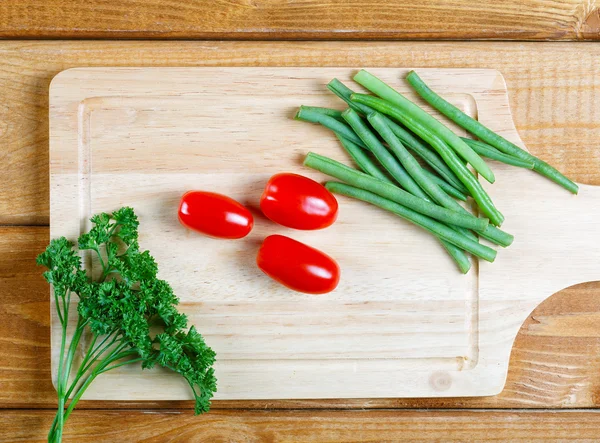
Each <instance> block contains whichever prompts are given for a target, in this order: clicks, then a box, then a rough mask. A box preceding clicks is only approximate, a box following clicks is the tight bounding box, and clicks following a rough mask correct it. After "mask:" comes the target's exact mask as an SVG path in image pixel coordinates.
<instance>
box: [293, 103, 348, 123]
mask: <svg viewBox="0 0 600 443" xmlns="http://www.w3.org/2000/svg"><path fill="white" fill-rule="evenodd" d="M302 108H304V110H305V111H314V112H318V113H320V114H324V115H328V116H330V117H333V118H335V119H337V120H339V119H341V118H342V111H340V110H338V109H331V108H322V107H320V106H302Z"/></svg>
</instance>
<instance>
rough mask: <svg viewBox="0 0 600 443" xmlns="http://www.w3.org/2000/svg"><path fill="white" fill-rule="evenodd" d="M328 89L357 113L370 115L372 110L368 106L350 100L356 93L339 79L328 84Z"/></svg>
mask: <svg viewBox="0 0 600 443" xmlns="http://www.w3.org/2000/svg"><path fill="white" fill-rule="evenodd" d="M327 88H328V89H329V90H330V91H331V92H333V93H334V94H335V95H337V96H338V97H339V98H341V99H342V100H344V101H345V102H346V103H347V104H348V106H350V107H351V108H352V109H354V110H355V111H356V112H360V113H361V114H364V115H368V114H369V113H370V112H371V111H372V109H371V108H369V107H368V106H366V105H361V104H360V103H355V102H353V101H352V100H350V96H351V95H352V94H354V91H353V90H352V89H350V88H349V87H347V86H346V85H345V84H343V83H342V82H341V81H339V80H338V79H337V78H334V79H333V80H331V81H330V82H329V83H327Z"/></svg>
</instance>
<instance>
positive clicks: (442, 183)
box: [423, 168, 467, 202]
mask: <svg viewBox="0 0 600 443" xmlns="http://www.w3.org/2000/svg"><path fill="white" fill-rule="evenodd" d="M423 172H424V173H425V174H427V175H428V176H429V179H430V180H432V181H434V182H435V183H436V184H437V185H438V186H439V187H440V188H442V189H443V190H444V192H445V193H446V194H448V195H450V196H452V197H454V198H457V199H459V200H462V201H464V202H466V201H467V196H466V194H463V193H462V192H461V191H459V190H458V189H456V188H455V187H454V186H452V185H451V184H449V183H448V182H447V181H446V180H444V179H443V178H440V177H438V176H437V175H435V174H434V173H433V172H431V171H429V170H428V169H425V168H423Z"/></svg>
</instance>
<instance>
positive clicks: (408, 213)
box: [325, 182, 496, 262]
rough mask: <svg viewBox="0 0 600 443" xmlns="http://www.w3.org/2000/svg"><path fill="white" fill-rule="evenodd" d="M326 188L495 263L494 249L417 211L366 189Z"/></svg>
mask: <svg viewBox="0 0 600 443" xmlns="http://www.w3.org/2000/svg"><path fill="white" fill-rule="evenodd" d="M325 187H326V188H327V189H329V190H330V191H331V192H335V193H336V194H342V195H346V196H348V197H352V198H356V199H358V200H362V201H365V202H367V203H371V204H373V205H375V206H379V207H380V208H382V209H385V210H387V211H390V212H392V213H394V214H396V215H399V216H400V217H402V218H404V219H406V220H408V221H410V222H412V223H414V224H416V225H417V226H420V227H421V228H423V229H425V230H427V231H429V232H431V233H432V234H434V235H435V236H436V237H439V238H441V239H443V240H445V241H447V242H448V243H451V244H453V245H455V246H458V247H459V248H461V249H464V250H465V251H467V252H470V253H471V254H473V255H475V256H477V257H480V258H482V259H484V260H486V261H489V262H493V261H494V259H495V258H496V251H494V250H493V249H492V248H490V247H488V246H485V245H482V244H480V243H477V242H476V241H473V240H470V239H469V238H467V237H465V236H464V235H461V234H459V233H458V232H456V231H454V230H452V229H451V228H449V227H448V226H446V225H445V224H443V223H440V222H438V221H436V220H434V219H432V218H430V217H427V216H424V215H423V214H420V213H418V212H416V211H413V210H411V209H410V208H407V207H406V206H403V205H401V204H398V203H396V202H394V201H391V200H388V199H386V198H383V197H381V196H380V195H378V194H374V193H372V192H369V191H367V190H365V189H361V188H358V187H355V186H349V185H347V184H344V183H338V182H327V183H325Z"/></svg>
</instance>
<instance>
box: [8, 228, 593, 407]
mask: <svg viewBox="0 0 600 443" xmlns="http://www.w3.org/2000/svg"><path fill="white" fill-rule="evenodd" d="M48 240H49V231H48V228H46V227H4V228H0V290H1V294H2V295H1V297H2V303H1V304H0V316H1V318H2V322H0V343H1V344H2V346H1V348H0V349H1V350H0V385H2V389H1V390H0V407H2V408H9V407H18V408H27V407H29V408H31V407H44V408H47V407H53V406H54V405H55V404H56V400H55V397H56V393H55V391H54V388H53V387H52V383H51V381H50V323H49V322H50V316H49V309H50V307H49V300H48V286H47V284H46V283H45V282H44V280H43V279H42V277H41V272H42V269H41V268H39V267H37V266H36V265H35V263H34V261H35V256H36V255H37V254H38V253H39V252H41V251H43V250H44V248H45V246H46V244H47V242H48ZM599 292H600V284H599V283H586V284H582V285H577V286H573V287H571V288H568V289H565V290H563V291H561V292H559V293H557V294H555V295H553V296H552V297H550V298H549V299H548V300H546V301H545V302H544V303H542V304H541V305H540V306H539V307H538V308H537V309H536V310H535V311H534V312H533V313H532V315H531V316H530V317H529V319H528V320H527V321H526V322H525V324H524V325H523V326H522V328H521V331H520V333H519V335H518V336H517V339H516V342H515V344H514V347H513V351H512V355H511V360H510V364H509V373H508V380H507V384H506V387H505V389H504V391H503V392H502V393H501V394H500V395H497V396H494V397H482V398H449V399H444V398H439V399H339V400H277V401H274V400H262V401H215V402H214V403H213V408H215V409H223V408H227V409H230V408H235V409H244V408H254V409H265V408H286V409H315V408H361V409H362V408H420V407H424V408H517V407H521V408H559V407H564V408H584V407H596V406H600V396H599V395H598V392H600V327H598V323H597V322H596V321H594V319H595V318H597V316H598V310H599V308H598V301H597V298H598V293H599ZM565 322H568V323H565ZM540 325H543V326H540ZM192 407H193V405H192V403H191V402H186V401H170V402H106V401H83V402H81V403H80V405H78V408H81V409H86V408H93V409H98V408H187V409H192Z"/></svg>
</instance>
